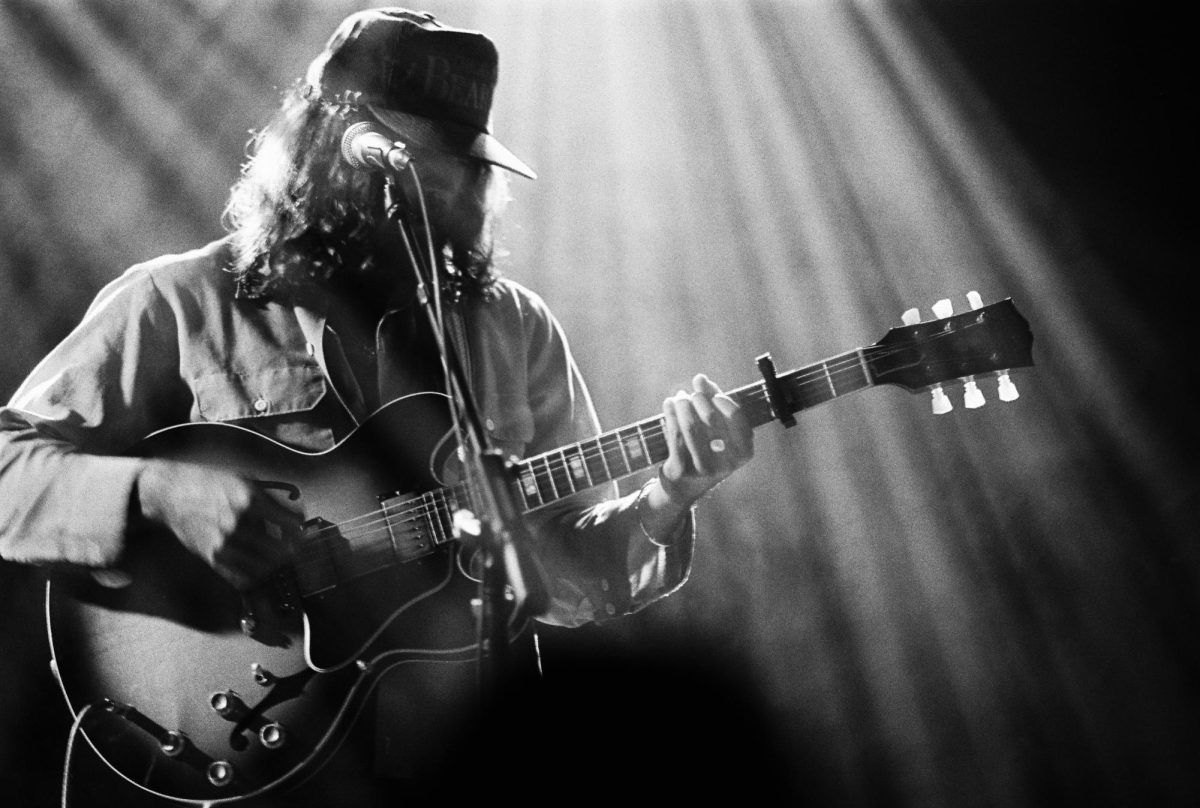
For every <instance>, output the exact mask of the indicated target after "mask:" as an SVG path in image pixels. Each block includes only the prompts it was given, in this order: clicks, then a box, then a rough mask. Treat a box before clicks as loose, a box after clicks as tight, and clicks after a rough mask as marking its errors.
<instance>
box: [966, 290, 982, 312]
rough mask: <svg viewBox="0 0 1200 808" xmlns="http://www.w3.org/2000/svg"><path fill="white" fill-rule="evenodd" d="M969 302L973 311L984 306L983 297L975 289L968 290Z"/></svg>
mask: <svg viewBox="0 0 1200 808" xmlns="http://www.w3.org/2000/svg"><path fill="white" fill-rule="evenodd" d="M967 304H968V305H969V306H970V307H971V310H972V311H974V310H975V309H982V308H983V298H982V297H980V296H979V293H978V292H975V291H971V292H967Z"/></svg>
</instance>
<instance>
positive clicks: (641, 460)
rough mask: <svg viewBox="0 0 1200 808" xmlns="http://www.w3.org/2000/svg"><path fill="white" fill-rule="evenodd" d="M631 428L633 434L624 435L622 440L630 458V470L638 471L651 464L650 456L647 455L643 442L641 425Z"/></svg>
mask: <svg viewBox="0 0 1200 808" xmlns="http://www.w3.org/2000/svg"><path fill="white" fill-rule="evenodd" d="M630 428H631V429H633V434H632V435H628V434H626V435H624V436H622V439H621V442H622V443H623V444H624V446H625V457H627V458H629V470H630V471H637V470H638V469H643V468H645V467H646V466H648V465H650V458H649V457H647V456H646V446H645V444H644V443H642V430H641V427H640V426H638V425H636V424H635V425H634V426H632V427H630Z"/></svg>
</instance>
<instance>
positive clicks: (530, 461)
mask: <svg viewBox="0 0 1200 808" xmlns="http://www.w3.org/2000/svg"><path fill="white" fill-rule="evenodd" d="M937 336H941V335H940V334H939V335H935V337H933V338H936V337H937ZM930 339H932V338H930ZM925 341H928V339H927V340H925ZM913 344H916V343H913ZM881 348H883V349H882V350H881ZM862 350H863V351H864V352H867V353H871V354H873V355H874V356H875V358H879V357H882V356H885V355H886V354H887V353H897V352H899V351H903V350H906V348H905V347H903V346H901V347H897V348H886V347H884V346H870V347H869V348H864V349H862ZM839 365H840V367H839ZM862 371H863V369H862V366H861V362H860V360H859V357H858V351H857V350H855V351H851V352H847V354H844V355H843V356H842V357H839V358H837V359H834V360H830V361H828V362H826V363H823V365H822V366H821V367H819V368H815V369H812V370H799V371H793V374H794V375H792V376H786V375H785V377H784V378H785V379H787V380H788V382H789V383H790V384H797V385H800V386H804V385H809V384H813V385H816V386H817V387H819V388H823V387H824V386H825V385H826V384H827V383H828V379H827V375H828V376H833V375H837V376H843V375H845V374H847V373H850V374H852V375H856V376H857V375H858V374H860V373H862ZM856 389H857V388H856ZM848 392H853V391H848ZM728 395H742V396H744V397H745V398H746V399H747V400H746V401H744V402H743V404H756V403H760V402H762V401H765V400H766V392H765V390H764V389H763V386H762V385H761V384H759V383H752V384H750V385H746V386H745V387H742V388H737V389H735V390H732V391H729V392H728ZM661 424H662V418H661V417H659V416H652V417H650V418H646V419H643V420H642V421H640V422H637V423H634V424H631V425H628V426H625V427H622V428H620V429H617V430H613V431H611V432H607V433H604V434H603V435H599V436H597V437H595V438H589V439H587V440H583V441H579V442H578V443H576V444H574V445H573V446H566V447H561V448H559V449H552V450H550V451H548V452H543V453H542V454H539V455H535V456H533V457H530V458H525V459H523V460H522V461H521V464H522V465H524V466H528V467H529V468H528V471H529V473H530V474H532V475H533V476H534V477H535V478H542V477H544V478H547V479H549V478H552V477H553V473H552V470H550V469H546V470H539V469H538V468H536V465H537V463H538V462H539V461H540V462H541V463H542V465H547V463H549V462H554V463H555V464H556V465H557V464H559V463H561V462H562V461H564V460H566V459H567V458H568V457H570V458H581V459H583V460H584V461H585V462H586V461H595V460H596V459H605V458H607V456H608V455H609V454H610V453H611V452H613V450H614V449H616V450H620V449H621V446H622V445H623V444H625V443H627V442H628V441H629V440H631V439H633V435H636V437H637V438H641V439H651V440H653V439H656V438H657V437H660V436H659V435H658V434H657V431H652V432H650V433H645V431H644V430H645V429H646V428H651V429H653V430H657V428H658V427H661ZM621 433H632V434H631V435H623V434H621ZM606 440H608V441H610V442H612V443H613V445H610V446H604V445H603V444H604V441H606ZM589 444H596V448H589ZM554 455H559V456H560V458H561V459H560V460H554V461H551V460H550V459H551V458H552V457H553V456H554ZM626 465H628V464H626ZM634 471H636V469H630V470H629V473H633V472H634ZM561 473H562V474H564V475H565V474H566V472H561ZM618 476H619V475H618ZM610 479H615V477H613V478H610ZM379 513H381V511H373V512H371V513H368V514H364V515H362V516H358V517H352V518H351V519H349V520H347V521H346V522H343V523H341V524H340V525H338V527H345V526H349V525H350V523H352V522H354V521H356V520H359V519H364V518H374V517H375V516H376V515H378V514H379ZM403 513H404V512H402V511H401V512H395V513H391V514H386V513H385V515H386V516H397V515H403Z"/></svg>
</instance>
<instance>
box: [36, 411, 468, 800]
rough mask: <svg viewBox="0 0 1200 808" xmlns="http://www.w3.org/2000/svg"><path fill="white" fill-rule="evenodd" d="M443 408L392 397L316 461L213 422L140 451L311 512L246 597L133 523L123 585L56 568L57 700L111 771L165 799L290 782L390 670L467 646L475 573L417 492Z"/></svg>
mask: <svg viewBox="0 0 1200 808" xmlns="http://www.w3.org/2000/svg"><path fill="white" fill-rule="evenodd" d="M445 412H446V405H445V400H444V397H443V396H440V395H436V394H420V395H416V396H410V397H407V398H405V399H401V400H399V401H397V402H394V403H393V404H391V405H389V406H388V407H386V408H384V409H383V410H381V411H380V412H379V413H377V414H376V416H374V417H373V418H372V419H371V420H370V421H368V422H367V423H366V424H364V425H363V426H362V427H361V428H360V429H359V430H357V431H356V432H355V433H354V434H353V435H351V436H350V437H349V438H347V440H346V441H344V442H343V443H341V444H339V445H338V446H337V447H336V448H335V449H332V450H330V451H329V452H327V453H323V454H317V455H307V454H301V453H297V452H295V451H292V450H290V449H288V448H286V447H284V446H282V445H281V444H278V443H275V442H274V441H271V440H269V439H266V438H264V437H262V436H260V435H258V434H257V433H254V432H251V431H249V430H245V429H242V428H239V427H235V426H229V425H217V424H188V425H182V426H179V427H173V428H170V429H167V430H163V431H161V432H158V433H155V434H154V435H152V436H151V437H149V438H147V439H146V440H145V441H143V442H142V443H141V444H139V445H138V446H137V447H136V448H135V451H134V453H135V454H139V455H143V456H153V457H158V458H165V459H173V460H186V461H188V462H192V463H201V464H209V465H215V466H219V467H221V468H223V469H229V470H234V471H236V472H239V473H241V474H242V475H244V476H245V477H247V478H249V479H251V480H256V481H259V482H260V483H261V484H262V485H263V486H264V487H265V488H266V489H267V490H268V491H270V492H271V493H272V495H278V496H279V497H280V499H281V500H283V501H289V500H290V504H291V507H294V508H299V509H301V510H302V512H303V514H304V516H305V517H306V518H307V519H308V520H309V522H308V526H307V527H306V530H305V535H304V536H303V537H300V538H299V539H298V540H297V542H296V547H295V550H296V552H295V557H296V560H295V562H294V565H293V566H294V569H292V570H290V571H289V572H288V574H287V575H282V576H280V578H279V580H277V581H272V582H271V584H270V585H268V586H265V587H264V588H263V589H261V590H259V591H256V592H252V593H249V594H248V595H247V596H245V597H243V596H242V595H240V594H239V593H238V592H236V591H235V590H234V589H233V588H231V587H230V586H228V585H227V584H226V583H225V582H224V581H223V580H222V579H221V578H219V577H218V576H217V575H216V574H215V573H214V572H213V571H212V570H211V569H210V568H209V567H208V566H207V565H206V564H205V563H204V562H202V561H201V560H200V559H198V558H197V557H195V556H194V555H192V554H191V553H189V552H188V551H187V550H185V549H184V548H183V546H182V545H181V544H180V543H179V542H178V541H177V540H176V539H175V538H174V537H173V536H171V535H169V534H166V533H158V534H147V535H140V536H136V537H131V539H130V541H129V543H128V551H127V554H126V555H127V558H126V559H124V561H123V563H122V572H123V573H124V576H125V577H127V580H126V581H122V582H120V583H121V584H123V585H117V586H113V585H111V584H110V585H109V586H104V585H102V584H101V583H99V582H97V581H96V580H94V579H93V578H92V576H75V575H71V576H67V575H64V576H56V577H55V578H53V579H52V581H51V583H50V585H49V587H48V589H47V603H46V608H47V620H48V624H49V630H50V641H51V651H52V654H53V659H54V663H55V665H56V667H57V671H58V675H59V679H60V682H61V684H62V687H63V691H64V694H65V695H66V697H67V700H68V703H69V704H70V707H71V709H72V711H73V712H74V713H76V714H78V713H79V711H80V710H81V709H82V708H83V707H84V706H85V705H90V708H89V711H88V712H89V714H88V716H87V717H86V720H85V721H84V722H83V725H82V726H83V731H84V734H85V736H86V738H87V740H88V741H89V742H90V743H91V745H92V746H93V747H94V748H95V750H96V751H97V752H98V753H99V755H100V756H101V758H103V759H104V761H105V762H107V763H108V765H109V766H111V767H112V768H113V769H114V770H115V771H116V772H118V773H119V774H120V775H122V776H123V777H125V778H126V779H128V780H130V781H131V782H133V783H135V784H137V785H138V786H140V787H142V788H144V789H146V790H148V791H150V792H152V793H155V794H159V795H162V796H165V797H169V798H173V799H177V800H195V801H203V800H213V799H230V798H242V797H248V796H252V795H256V794H261V793H265V792H267V791H272V790H275V789H278V788H284V787H287V786H291V785H294V784H296V783H297V782H299V781H300V780H302V779H303V778H304V777H307V776H308V775H310V774H312V772H313V771H315V770H316V769H317V768H318V767H319V766H321V765H322V764H323V763H324V762H325V761H326V760H327V759H328V757H329V756H330V755H331V754H332V753H333V752H334V751H335V750H336V748H337V747H338V745H339V744H340V743H341V742H342V740H343V739H344V736H345V733H346V732H347V731H348V730H349V728H350V727H351V726H352V725H353V724H354V721H355V718H356V717H357V716H358V714H359V712H360V711H361V710H362V708H363V707H364V704H365V701H366V699H367V697H368V695H369V694H370V692H371V690H372V689H373V688H374V686H375V685H376V683H377V682H378V680H379V677H381V676H382V675H383V674H384V673H385V672H386V671H388V670H390V669H392V668H394V667H395V666H396V665H398V664H400V663H403V662H412V661H423V662H424V661H427V662H459V663H466V662H469V661H471V660H473V659H474V658H475V656H476V648H475V646H476V634H475V632H476V620H475V617H474V615H473V612H472V610H471V599H472V598H473V597H475V596H476V593H477V584H476V583H475V581H473V580H471V579H470V578H468V577H467V576H465V575H464V574H462V573H461V572H460V567H459V559H458V554H459V546H458V543H457V542H454V541H444V542H441V544H440V546H436V547H434V545H435V544H437V543H438V542H436V541H433V542H431V541H429V540H430V539H431V538H437V536H433V535H431V534H438V536H442V537H443V538H444V534H443V533H441V531H446V530H448V524H446V519H445V516H444V514H441V515H439V514H430V513H427V511H428V510H429V509H428V508H425V507H421V505H422V503H423V502H424V501H425V500H422V499H421V498H420V497H416V496H414V495H416V494H421V493H423V492H429V491H436V490H439V488H440V486H441V485H442V482H443V480H441V479H440V478H439V476H438V475H437V474H435V473H434V470H435V469H437V470H439V471H441V470H442V469H443V468H444V467H446V466H447V462H448V461H449V460H451V458H452V456H453V451H452V448H453V447H452V446H451V441H450V440H449V436H450V434H451V433H450V432H449V430H448V423H447V418H446V415H445ZM397 492H400V495H399V496H396V493H397ZM381 498H384V499H385V500H387V501H389V502H390V503H391V504H390V505H388V506H387V508H386V509H385V510H386V511H389V512H391V513H393V514H398V515H397V516H394V517H393V518H390V519H387V518H384V515H385V514H384V512H382V511H381V501H380V500H381ZM426 499H428V498H426ZM412 503H416V505H413V504H412ZM331 525H332V526H331ZM418 546H419V547H420V548H421V549H420V550H414V549H413V548H414V547H418ZM431 548H432V549H431ZM256 674H257V677H256ZM218 708H220V709H218ZM222 712H223V713H224V714H222ZM180 738H185V739H186V740H180Z"/></svg>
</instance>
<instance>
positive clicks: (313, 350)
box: [304, 342, 317, 356]
mask: <svg viewBox="0 0 1200 808" xmlns="http://www.w3.org/2000/svg"><path fill="white" fill-rule="evenodd" d="M304 350H306V351H308V355H309V356H316V353H317V346H316V345H313V344H312V343H311V342H310V343H308V344H306V345H305V346H304Z"/></svg>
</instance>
